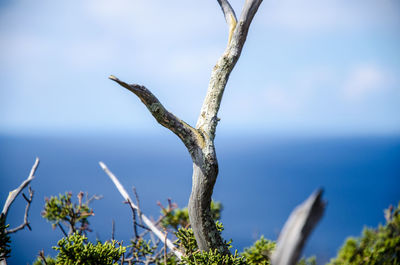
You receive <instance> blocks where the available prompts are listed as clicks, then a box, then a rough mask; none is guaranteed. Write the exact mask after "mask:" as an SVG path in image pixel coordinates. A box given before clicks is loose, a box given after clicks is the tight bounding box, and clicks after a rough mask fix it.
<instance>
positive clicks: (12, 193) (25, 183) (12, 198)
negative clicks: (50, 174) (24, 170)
mask: <svg viewBox="0 0 400 265" xmlns="http://www.w3.org/2000/svg"><path fill="white" fill-rule="evenodd" d="M38 166H39V158H36V160H35V163H34V164H33V166H32V169H31V172H30V173H29V176H28V178H27V179H26V180H25V181H23V182H22V183H21V185H19V187H18V188H16V189H15V190H12V191H10V193H9V194H8V197H7V200H6V202H5V203H4V207H3V211H2V212H1V214H2V215H4V216H5V217H7V213H8V210H9V208H10V206H11V204H12V203H13V202H14V201H15V199H16V198H17V196H18V195H19V194H20V193H21V191H22V190H23V189H24V188H25V187H26V186H28V185H29V183H31V181H32V180H33V179H34V178H35V172H36V169H37V167H38Z"/></svg>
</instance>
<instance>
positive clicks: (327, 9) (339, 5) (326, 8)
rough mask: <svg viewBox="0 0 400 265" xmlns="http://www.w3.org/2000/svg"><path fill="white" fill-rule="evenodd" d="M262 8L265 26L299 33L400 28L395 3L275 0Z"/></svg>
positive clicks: (398, 8) (389, 0) (388, 0)
mask: <svg viewBox="0 0 400 265" xmlns="http://www.w3.org/2000/svg"><path fill="white" fill-rule="evenodd" d="M262 8H263V9H262V12H263V13H264V14H263V17H265V18H266V19H265V20H264V21H265V26H267V27H272V28H278V29H286V30H292V31H298V32H301V33H304V32H326V31H332V30H349V29H350V30H351V29H362V28H370V27H381V28H382V27H384V28H387V27H392V29H393V28H395V29H397V28H398V27H399V25H400V4H399V2H398V1H396V0H362V1H361V0H356V1H346V0H325V1H320V0H304V1H298V0H275V1H271V2H269V3H268V2H266V3H265V4H264V6H263V7H262Z"/></svg>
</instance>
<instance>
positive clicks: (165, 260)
mask: <svg viewBox="0 0 400 265" xmlns="http://www.w3.org/2000/svg"><path fill="white" fill-rule="evenodd" d="M167 235H168V231H167V230H165V239H164V264H165V265H167V248H166V247H165V246H166V245H167Z"/></svg>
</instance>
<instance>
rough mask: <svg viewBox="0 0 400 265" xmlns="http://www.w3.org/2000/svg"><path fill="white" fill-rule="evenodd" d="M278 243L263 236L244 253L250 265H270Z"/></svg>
mask: <svg viewBox="0 0 400 265" xmlns="http://www.w3.org/2000/svg"><path fill="white" fill-rule="evenodd" d="M275 245H276V243H275V242H273V241H270V240H267V239H265V238H264V236H261V238H260V239H259V240H257V241H256V242H255V243H254V245H253V246H251V247H249V248H246V249H245V250H244V252H243V253H242V255H243V257H245V258H246V261H247V262H248V263H249V264H259V265H269V264H271V263H270V258H271V253H272V251H273V250H274V249H275Z"/></svg>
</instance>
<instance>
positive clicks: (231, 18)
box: [217, 0, 237, 44]
mask: <svg viewBox="0 0 400 265" xmlns="http://www.w3.org/2000/svg"><path fill="white" fill-rule="evenodd" d="M217 1H218V4H219V5H220V6H221V9H222V12H223V13H224V16H225V20H226V23H227V24H228V26H229V37H228V44H229V43H230V42H231V39H232V34H233V31H234V30H235V27H236V23H237V18H236V14H235V10H233V8H232V6H231V5H230V4H229V2H228V1H227V0H217Z"/></svg>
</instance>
